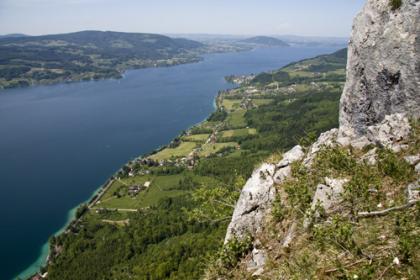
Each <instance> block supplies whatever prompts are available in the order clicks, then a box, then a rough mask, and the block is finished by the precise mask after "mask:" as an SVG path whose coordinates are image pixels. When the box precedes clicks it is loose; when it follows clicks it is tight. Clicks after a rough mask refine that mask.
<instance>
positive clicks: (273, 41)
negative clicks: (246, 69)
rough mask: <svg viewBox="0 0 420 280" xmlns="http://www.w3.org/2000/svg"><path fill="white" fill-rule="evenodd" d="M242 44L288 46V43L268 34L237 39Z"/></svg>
mask: <svg viewBox="0 0 420 280" xmlns="http://www.w3.org/2000/svg"><path fill="white" fill-rule="evenodd" d="M238 42H239V43H244V44H253V45H260V46H268V47H289V46H290V45H289V44H288V43H286V42H284V41H282V40H280V39H277V38H274V37H268V36H256V37H251V38H247V39H244V40H240V41H238Z"/></svg>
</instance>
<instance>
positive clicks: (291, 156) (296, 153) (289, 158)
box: [277, 145, 305, 168]
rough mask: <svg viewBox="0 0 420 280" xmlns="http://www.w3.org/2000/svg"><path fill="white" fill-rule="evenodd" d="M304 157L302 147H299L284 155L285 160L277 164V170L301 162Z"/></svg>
mask: <svg viewBox="0 0 420 280" xmlns="http://www.w3.org/2000/svg"><path fill="white" fill-rule="evenodd" d="M304 155H305V153H304V152H303V149H302V147H301V146H300V145H297V146H295V147H293V149H291V150H290V151H288V152H286V153H285V154H284V155H283V159H282V160H281V161H280V162H279V163H278V164H277V168H282V167H285V166H288V165H290V164H291V163H293V162H295V161H298V160H301V159H302V158H303V157H304Z"/></svg>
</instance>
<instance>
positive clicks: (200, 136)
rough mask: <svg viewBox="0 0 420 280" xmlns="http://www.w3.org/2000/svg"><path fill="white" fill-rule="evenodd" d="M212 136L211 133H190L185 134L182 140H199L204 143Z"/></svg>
mask: <svg viewBox="0 0 420 280" xmlns="http://www.w3.org/2000/svg"><path fill="white" fill-rule="evenodd" d="M209 137H210V134H194V135H188V136H184V137H183V138H182V140H184V141H188V142H199V143H203V142H206V140H207V139H208V138H209Z"/></svg>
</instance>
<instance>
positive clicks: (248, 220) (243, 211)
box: [225, 145, 304, 243]
mask: <svg viewBox="0 0 420 280" xmlns="http://www.w3.org/2000/svg"><path fill="white" fill-rule="evenodd" d="M303 156H304V152H303V150H302V147H301V146H299V145H298V146H295V147H294V148H293V149H291V150H290V151H288V152H286V153H285V154H284V155H283V159H282V160H281V161H280V162H279V163H278V164H277V165H276V166H275V165H273V164H267V163H264V164H263V165H262V166H261V167H260V168H258V169H257V170H255V171H254V172H253V174H252V176H251V178H250V179H249V180H248V181H247V182H246V184H245V186H244V188H243V189H242V192H241V194H240V196H239V200H238V202H237V204H236V206H235V210H234V212H233V216H232V220H231V222H230V224H229V227H228V230H227V233H226V237H225V243H226V242H228V241H229V240H230V239H232V238H233V236H236V237H238V238H242V237H244V236H245V235H246V234H251V235H252V236H255V234H256V233H257V232H258V231H259V230H260V229H261V226H262V223H263V219H264V217H265V215H266V213H267V212H268V211H269V210H270V209H271V206H272V203H273V201H274V199H275V194H276V191H275V188H274V183H281V182H283V181H284V180H285V179H286V178H287V177H288V176H290V175H291V172H292V170H291V167H290V164H291V163H293V162H295V161H298V160H301V159H302V158H303Z"/></svg>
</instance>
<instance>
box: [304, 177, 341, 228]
mask: <svg viewBox="0 0 420 280" xmlns="http://www.w3.org/2000/svg"><path fill="white" fill-rule="evenodd" d="M348 181H349V180H348V179H331V178H325V185H324V184H319V185H318V186H317V188H316V191H315V195H314V197H313V200H312V205H311V210H312V211H314V212H313V216H312V217H306V218H305V220H304V223H303V224H304V227H305V228H308V227H309V225H310V224H311V222H312V221H313V219H317V218H319V215H320V213H319V211H318V209H317V207H322V208H323V209H324V211H325V214H330V213H332V212H333V211H335V210H336V208H337V206H338V205H339V204H340V202H341V201H342V197H341V194H342V193H343V191H344V188H343V186H344V184H346V183H347V182H348Z"/></svg>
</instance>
